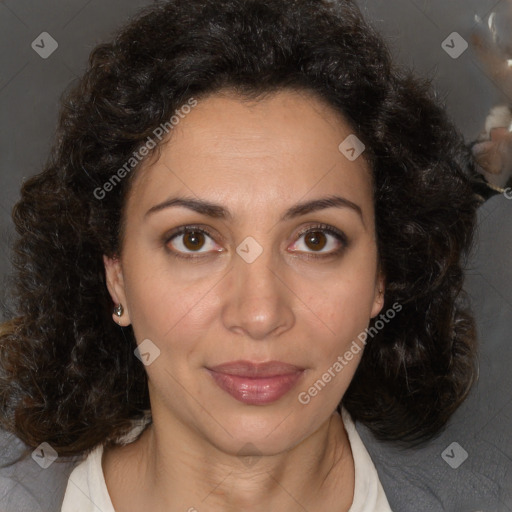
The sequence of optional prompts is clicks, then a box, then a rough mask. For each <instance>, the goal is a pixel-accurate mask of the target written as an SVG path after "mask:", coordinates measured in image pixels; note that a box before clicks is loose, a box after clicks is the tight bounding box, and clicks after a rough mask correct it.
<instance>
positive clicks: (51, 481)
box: [0, 0, 512, 512]
mask: <svg viewBox="0 0 512 512" xmlns="http://www.w3.org/2000/svg"><path fill="white" fill-rule="evenodd" d="M505 2H506V0H502V1H501V2H497V1H495V0H460V1H456V0H361V1H360V6H361V8H362V10H363V12H364V13H365V14H366V16H367V17H368V18H369V19H370V20H372V21H373V22H374V24H375V26H376V27H377V28H378V29H379V30H380V31H381V32H382V33H384V34H385V36H386V38H387V40H388V42H389V44H390V45H391V47H392V49H393V51H394V53H395V55H396V58H397V59H398V60H399V61H400V62H402V63H404V64H407V65H410V66H413V67H414V69H415V70H417V71H418V73H420V74H423V75H425V76H430V77H432V78H433V79H434V85H435V88H436V90H437V91H438V94H439V96H440V98H441V99H443V100H444V101H445V102H446V104H447V108H448V111H449V113H450V115H451V116H452V117H453V119H454V121H455V122H456V123H457V125H458V126H459V128H460V130H461V131H462V132H463V134H464V135H465V137H466V139H467V140H468V142H469V141H472V140H474V138H476V136H477V135H478V133H479V132H480V131H481V129H482V127H483V122H484V119H485V116H486V114H487V112H488V110H489V108H490V107H491V106H492V105H494V104H497V103H500V102H503V101H506V100H507V98H505V96H504V93H503V91H502V90H501V89H500V87H499V85H498V84H496V83H494V82H493V80H492V79H491V77H489V76H488V75H487V74H486V73H485V72H484V71H483V70H482V65H481V63H479V62H478V60H477V59H476V57H475V54H474V51H473V49H472V48H471V47H470V48H469V49H468V50H467V51H466V52H465V53H464V54H462V55H461V56H460V57H459V58H458V59H452V58H451V57H450V56H449V55H447V53H446V52H445V51H444V50H443V49H442V47H441V43H442V41H444V40H445V39H446V37H447V36H448V35H449V34H451V33H452V32H454V31H456V32H458V33H459V34H460V35H461V36H462V37H464V38H465V39H466V40H468V41H469V40H470V35H471V33H472V31H473V30H474V28H475V14H478V15H479V16H480V17H481V18H483V19H485V18H486V17H487V16H488V14H489V13H490V11H492V10H493V9H494V8H496V7H500V6H503V5H504V3H505ZM149 3H150V2H148V1H142V0H125V1H121V0H109V1H101V0H67V1H62V0H61V1H56V0H52V1H48V0H38V1H36V0H4V1H1V2H0V44H1V48H2V49H1V53H0V59H1V61H0V64H1V65H0V115H1V119H0V130H1V131H0V134H1V136H0V278H1V277H4V276H6V275H7V273H8V271H9V265H8V247H9V244H10V237H11V234H12V226H11V221H10V218H9V215H10V210H11V208H12V206H13V205H14V203H15V202H16V200H17V197H18V190H19V187H20V185H21V182H22V179H23V177H28V176H31V175H33V174H35V173H37V172H39V171H40V170H41V168H42V164H43V163H44V160H45V158H46V155H47V152H48V149H49V145H50V142H51V139H52V136H53V133H54V128H55V123H56V116H57V107H58V100H59V96H60V95H61V93H62V92H63V91H64V89H65V88H66V87H67V86H68V85H69V83H70V82H71V81H72V80H73V79H74V78H75V77H77V76H78V75H79V74H80V73H81V72H82V70H83V69H84V65H85V62H86V59H87V56H88V54H89V52H90V51H91V49H92V48H93V47H94V45H95V44H97V43H98V42H100V41H102V40H103V39H104V38H105V37H107V36H108V35H109V34H110V32H111V31H112V29H113V28H114V27H116V26H118V25H119V24H120V23H122V22H124V20H125V19H126V18H127V17H128V16H129V15H131V14H132V13H134V12H135V11H136V10H137V9H138V8H139V7H142V6H144V5H147V4H149ZM44 31H46V32H49V33H50V34H51V35H52V37H53V38H55V39H56V40H57V42H58V45H59V46H58V49H57V50H56V51H55V53H53V54H52V55H51V56H50V57H49V58H48V59H46V60H45V59H42V58H41V57H40V56H39V55H38V54H37V53H36V52H35V51H34V50H33V49H32V48H31V43H32V41H33V40H35V39H36V37H38V36H39V34H41V33H42V32H44ZM510 103H512V101H510ZM511 219H512V201H511V200H507V199H506V198H505V197H504V196H503V195H498V196H495V197H493V198H491V199H490V200H489V201H487V202H486V203H485V204H484V205H483V206H482V207H481V208H480V211H479V232H478V243H477V246H476V248H475V253H474V255H473V257H472V261H471V265H470V268H469V269H468V272H467V279H466V285H465V288H466V290H467V291H468V293H469V294H470V296H471V299H472V302H473V306H474V308H475V311H476V315H477V321H478V328H479V334H480V342H481V354H480V380H479V383H478V385H477V386H476V387H475V389H474V390H473V392H472V393H471V396H470V398H469V400H467V402H465V403H464V405H463V406H462V407H461V408H460V409H459V410H458V411H457V413H456V414H455V415H454V417H453V419H452V421H451V422H450V425H449V428H448V429H447V431H446V432H445V433H443V434H442V435H441V436H440V437H439V438H438V439H436V440H435V441H434V442H432V443H430V444H429V445H428V446H425V447H423V448H421V449H418V450H412V451H401V450H399V449H397V448H396V447H393V446H389V445H383V444H380V443H378V442H376V441H375V440H374V439H373V438H372V437H371V435H370V434H369V432H368V431H366V430H365V429H364V428H363V427H362V426H360V425H358V430H359V432H360V434H361V436H362V437H363V440H364V441H365V444H366V445H367V446H368V449H369V451H370V453H371V455H372V457H373V458H374V461H375V463H376V466H377V469H378V471H379V474H380V477H381V480H382V483H383V485H384V487H385V490H386V493H387V494H388V498H389V501H390V503H391V505H392V508H393V510H395V511H404V512H405V511H411V510H414V511H443V510H450V511H457V512H458V511H460V512H463V511H464V512H476V511H477V510H482V511H488V512H491V511H492V512H494V511H512V440H511V435H510V433H511V432H512V401H511V390H512V376H511V372H510V371H509V367H510V363H511V361H512V343H511V341H512V340H511V335H510V330H511V327H512V264H511V260H512V256H511V255H512V227H511V226H512V223H511ZM0 439H1V441H0V450H1V451H0V454H1V455H2V456H1V457H0V463H1V462H2V461H5V460H7V459H8V458H9V456H11V455H12V454H14V453H16V452H17V450H19V449H20V447H21V445H20V444H19V443H18V442H17V441H16V439H14V438H13V437H12V436H6V435H3V437H1V438H0ZM453 442H457V443H458V444H459V445H460V446H461V447H463V448H464V449H465V450H466V452H467V453H468V458H467V460H466V461H465V462H464V463H463V464H462V465H461V466H460V467H458V468H457V469H452V468H451V467H450V466H449V465H448V464H447V463H446V462H445V460H443V458H442V456H441V454H442V452H443V451H444V450H445V449H446V448H447V447H448V446H449V445H450V444H451V443H453ZM457 450H458V448H457ZM2 457H3V458H2ZM69 471H70V466H66V465H59V464H53V465H52V466H51V467H50V468H49V469H47V470H41V469H40V468H39V467H38V466H37V465H36V464H35V463H34V462H33V461H32V460H31V459H29V460H28V461H26V462H24V463H23V464H20V465H17V466H14V467H11V468H9V469H4V470H1V471H0V510H2V512H3V511H4V510H5V511H9V512H10V511H11V510H12V511H14V510H15V511H17V512H20V511H24V510H27V511H29V510H30V511H32V512H34V511H37V510H58V509H59V504H60V499H61V493H62V492H63V489H64V486H65V481H66V477H67V474H68V473H69Z"/></svg>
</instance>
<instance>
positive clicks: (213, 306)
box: [103, 90, 384, 512]
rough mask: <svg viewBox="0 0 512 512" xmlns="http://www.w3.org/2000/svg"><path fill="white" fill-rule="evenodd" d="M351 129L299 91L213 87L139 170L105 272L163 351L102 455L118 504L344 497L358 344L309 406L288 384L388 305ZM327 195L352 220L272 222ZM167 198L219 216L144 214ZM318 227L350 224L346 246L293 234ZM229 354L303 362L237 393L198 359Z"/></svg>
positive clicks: (234, 504)
mask: <svg viewBox="0 0 512 512" xmlns="http://www.w3.org/2000/svg"><path fill="white" fill-rule="evenodd" d="M351 133H353V132H352V130H351V128H350V126H349V125H348V124H347V122H346V121H345V120H344V119H343V118H342V117H341V116H340V115H339V114H337V113H335V112H334V111H333V110H332V109H330V107H328V106H326V105H325V104H324V103H323V102H321V101H320V100H319V99H317V98H316V97H314V96H311V95H309V94H307V93H299V92H296V91H288V90H285V91H280V92H278V93H275V94H273V95H271V96H268V97H266V98H265V99H262V100H259V101H256V102H255V101H251V102H248V101H243V100H241V99H239V98H238V97H236V96H234V95H230V94H229V93H227V92H226V93H225V94H220V93H218V94H215V95H213V96H210V97H207V98H204V99H202V100H201V101H199V103H198V105H197V106H196V107H195V108H193V109H192V111H191V113H190V114H188V115H187V116H186V117H185V118H184V119H183V120H181V122H180V123H179V125H178V126H176V127H175V129H174V130H173V132H172V133H171V135H172V137H171V138H170V139H169V140H168V141H167V142H166V144H165V145H163V146H162V150H161V153H160V156H159V157H158V159H157V160H156V161H152V162H151V163H150V164H148V165H146V166H145V167H143V168H142V169H140V170H139V171H138V174H137V175H136V176H135V177H134V178H135V179H134V181H133V184H132V188H131V190H130V193H129V195H128V198H127V205H126V208H125V228H124V233H123V242H122V248H121V252H120V255H119V257H118V258H107V257H105V258H104V261H105V269H106V274H107V282H108V288H109V291H110V294H111V296H112V300H113V301H114V303H115V304H118V303H121V304H122V305H123V306H124V314H123V316H122V317H121V318H120V319H119V318H117V317H115V316H114V317H113V318H114V320H115V321H117V322H118V323H120V324H121V325H123V326H126V325H129V324H131V325H132V326H133V329H134V333H135V336H136V339H137V342H138V343H139V344H140V343H141V342H142V341H143V340H145V339H150V340H151V341H152V342H153V343H154V344H155V345H156V346H157V347H158V348H159V350H160V355H159V357H158V358H156V359H155V360H154V361H153V362H152V363H151V364H150V365H148V366H146V367H145V368H146V371H147V374H148V380H149V393H150V399H151V410H152V414H153V424H152V425H151V426H150V427H148V428H147V429H146V430H145V432H144V433H143V435H142V436H141V438H140V439H139V440H138V441H136V442H134V443H131V444H129V445H126V446H124V447H114V448H111V449H108V450H106V451H105V453H104V456H103V470H104V474H105V479H106V483H107V487H108V489H109V493H110V495H111V498H112V502H113V504H114V507H115V508H116V510H117V511H119V512H124V511H132V510H142V509H143V508H144V509H148V510H157V511H159V510H162V511H163V510H166V511H168V510H189V511H193V510H197V511H199V512H201V511H202V510H208V511H212V512H214V511H224V512H225V511H240V510H244V511H254V512H259V511H265V512H268V511H269V510H279V511H280V512H287V511H297V510H315V511H324V510H325V511H328V510H330V511H332V510H339V511H342V510H348V509H349V507H350V505H351V503H352V500H353V489H354V464H353V457H352V453H351V450H350V444H349V442H348V438H347V434H346V432H345V430H344V428H343V423H342V421H341V417H340V415H339V414H338V412H336V407H337V405H338V403H339V402H340V400H341V398H342V397H343V394H344V393H345V391H346V389H347V387H348V385H349V383H350V381H351V379H352V377H353V374H354V372H355V370H356V368H357V365H358V363H359V361H360V358H361V355H362V351H361V352H359V353H358V354H357V355H355V356H354V358H353V359H352V360H351V361H350V362H349V364H348V365H347V366H346V367H344V368H343V370H342V371H341V372H340V373H338V374H337V375H336V377H335V378H333V379H332V380H331V382H330V383H328V384H327V385H326V386H325V388H324V389H323V390H322V391H321V392H319V393H318V395H317V396H315V397H314V398H312V399H311V401H310V403H308V404H307V405H304V404H302V403H300V402H299V400H298V395H299V393H300V392H303V391H307V389H308V388H309V387H310V386H311V385H312V384H313V383H314V382H315V381H317V380H318V379H319V378H321V376H322V374H323V373H325V372H326V371H327V369H328V368H329V367H331V366H332V365H333V363H334V362H335V361H336V360H337V357H338V356H339V355H342V354H344V353H345V352H346V351H347V350H348V349H349V347H350V345H351V343H352V341H353V340H354V339H356V337H357V335H358V334H359V333H360V332H362V331H364V329H365V328H366V327H367V326H368V323H369V320H370V318H372V317H374V316H376V315H378V314H379V312H380V311H381V309H382V306H383V294H382V293H379V290H383V289H384V277H383V276H382V275H380V273H379V271H378V257H377V246H376V239H375V223H374V209H373V196H372V182H371V173H370V168H369V166H368V164H367V162H366V161H365V159H364V156H362V157H359V158H357V159H356V160H355V161H349V160H348V159H347V158H345V156H344V155H343V154H342V153H341V152H340V151H339V149H338V146H339V144H340V143H341V142H342V141H343V140H344V139H345V138H346V137H347V136H348V135H350V134H351ZM332 195H339V196H343V197H344V198H346V199H348V200H349V201H352V202H353V203H355V204H357V205H358V206H359V207H360V209H361V216H360V215H359V214H358V213H357V212H356V211H355V210H353V209H351V208H348V207H341V208H335V207H330V208H324V209H321V210H318V211H315V212H310V213H307V214H304V215H301V216H299V217H296V218H293V219H288V220H285V221H282V220H280V218H281V216H282V215H283V213H284V212H285V211H286V210H287V209H288V208H290V207H291V206H293V205H295V204H296V203H298V202H303V201H309V200H313V199H319V198H324V197H326V196H332ZM175 196H180V197H185V196H186V197H191V198H195V199H198V198H200V199H202V200H207V201H210V202H212V203H217V204H219V205H222V206H223V207H225V208H227V209H229V211H230V212H231V214H232V217H231V218H226V219H218V218H212V217H209V216H206V215H203V214H199V213H197V212H194V211H192V210H190V209H188V208H185V207H182V206H173V207H169V208H164V209H161V210H160V211H158V212H154V213H151V214H147V212H148V211H149V210H150V209H151V208H153V207H154V206H156V205H159V204H161V203H162V202H165V201H166V200H167V199H169V198H170V197H175ZM318 223H323V224H326V225H328V226H332V227H334V228H337V229H338V230H341V231H342V232H343V233H345V235H346V237H347V238H348V241H349V244H348V246H347V247H346V248H344V247H343V245H342V243H341V242H339V241H338V240H337V239H336V238H335V237H334V236H333V235H331V234H329V233H328V232H325V231H322V232H321V233H318V231H319V229H317V228H315V229H312V231H316V232H317V237H320V240H321V241H322V244H320V246H315V245H314V244H313V243H311V241H310V238H311V237H308V236H307V235H303V236H301V237H300V238H299V237H298V234H299V232H300V230H301V229H304V228H308V227H310V226H315V225H316V224H318ZM190 224H193V225H195V226H197V225H199V226H200V227H204V228H207V229H209V230H210V231H211V232H212V237H211V238H210V236H209V235H205V236H204V238H200V243H199V246H195V247H196V249H195V251H196V252H195V253H194V246H193V245H192V244H191V243H190V236H189V238H187V236H184V235H181V236H180V235H178V236H177V237H176V238H174V239H173V240H171V241H169V238H170V236H169V235H170V234H171V235H172V230H173V229H175V228H178V227H180V226H184V225H190ZM166 235H167V236H166ZM249 236H250V237H253V238H254V239H255V240H256V241H257V243H258V244H259V245H260V246H261V248H262V249H263V252H262V253H261V255H260V256H259V257H258V258H257V259H256V260H255V261H254V262H252V263H247V262H246V261H245V260H244V259H243V258H242V257H240V256H239V255H238V254H237V252H236V248H237V247H238V246H239V245H240V244H241V243H242V241H244V239H245V238H246V237H249ZM317 240H318V239H317ZM196 241H197V240H196ZM185 242H188V245H184V244H185ZM339 248H341V249H342V251H341V253H339V254H335V252H336V250H337V249H339ZM219 249H221V250H220V251H218V250H219ZM173 251H174V252H178V253H179V252H180V251H181V254H184V255H185V256H190V255H192V256H194V255H195V256H197V255H198V252H199V254H200V256H201V257H200V259H196V260H193V259H189V260H187V259H179V258H176V257H174V256H173V255H172V254H173ZM319 254H321V255H323V256H324V257H323V258H321V257H318V258H316V259H314V258H312V257H310V258H308V256H311V255H313V256H315V255H317V256H318V255H319ZM235 360H251V361H258V362H262V361H270V360H278V361H282V362H286V363H290V364H294V365H297V366H300V367H303V368H305V369H306V370H305V372H304V374H303V375H302V377H301V380H300V381H299V382H298V384H297V385H296V387H295V388H293V389H292V390H291V391H290V392H288V393H287V394H286V395H285V396H283V397H282V398H280V399H279V400H277V401H275V402H273V403H270V404H266V405H247V404H244V403H242V402H239V401H237V400H235V399H234V398H233V397H232V396H231V395H229V394H227V393H226V392H225V391H223V390H222V389H220V388H219V387H218V386H217V385H216V383H215V382H214V380H213V379H212V378H211V376H210V374H209V373H208V372H207V370H206V369H205V367H206V366H210V367H211V366H214V365H217V364H221V363H224V362H229V361H235ZM251 456H252V458H250V457H251ZM248 457H249V458H248Z"/></svg>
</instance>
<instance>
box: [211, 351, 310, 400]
mask: <svg viewBox="0 0 512 512" xmlns="http://www.w3.org/2000/svg"><path fill="white" fill-rule="evenodd" d="M207 370H208V372H209V373H210V375H211V376H212V377H213V379H214V381H215V383H216V384H217V385H218V386H219V387H220V388H221V389H222V390H223V391H225V392H226V393H228V394H229V395H231V396H232V397H233V398H235V399H236V400H238V401H239V402H242V403H245V404H247V405H264V404H269V403H272V402H275V401H277V400H279V399H280V398H281V397H283V396H284V395H285V394H286V393H288V392H289V391H290V390H291V389H292V388H293V387H295V385H296V384H297V382H298V381H299V379H300V378H301V377H302V375H303V373H304V371H305V369H304V368H301V367H298V366H295V365H291V364H287V363H282V362H280V361H269V362H266V363H252V362H250V361H233V362H230V363H225V364H221V365H217V366H213V367H211V368H207Z"/></svg>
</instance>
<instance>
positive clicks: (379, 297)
mask: <svg viewBox="0 0 512 512" xmlns="http://www.w3.org/2000/svg"><path fill="white" fill-rule="evenodd" d="M385 294H386V288H385V279H384V277H383V276H380V277H379V278H378V280H377V283H376V285H375V298H374V301H373V307H372V312H371V315H370V316H371V318H374V317H376V316H377V315H378V314H379V313H380V312H381V311H382V308H383V307H384V302H385Z"/></svg>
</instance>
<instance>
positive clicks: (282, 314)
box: [223, 237, 294, 339]
mask: <svg viewBox="0 0 512 512" xmlns="http://www.w3.org/2000/svg"><path fill="white" fill-rule="evenodd" d="M262 238H263V237H262ZM266 240H267V241H268V243H267V244H264V243H261V244H260V243H259V242H258V241H257V240H256V239H255V238H253V237H247V238H245V239H244V240H243V241H242V242H241V243H240V244H239V245H238V247H237V248H236V254H235V255H234V261H233V268H232V279H233V281H234V282H233V286H231V287H230V292H228V294H227V296H226V297H225V306H224V315H223V316H224V323H225V325H226V328H228V329H231V330H233V329H234V330H237V331H243V332H244V334H245V335H247V336H249V337H251V338H255V339H261V338H264V337H266V336H268V335H269V334H270V333H274V334H275V333H277V332H278V331H279V332H281V331H283V330H286V329H288V328H289V327H291V325H293V322H294V318H293V312H292V304H291V297H290V294H289V291H288V289H287V287H286V286H285V284H284V282H283V281H284V279H283V277H282V276H280V275H279V269H278V265H276V262H277V261H278V259H276V258H275V252H274V250H273V248H272V247H271V245H270V238H269V237H267V238H266Z"/></svg>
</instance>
